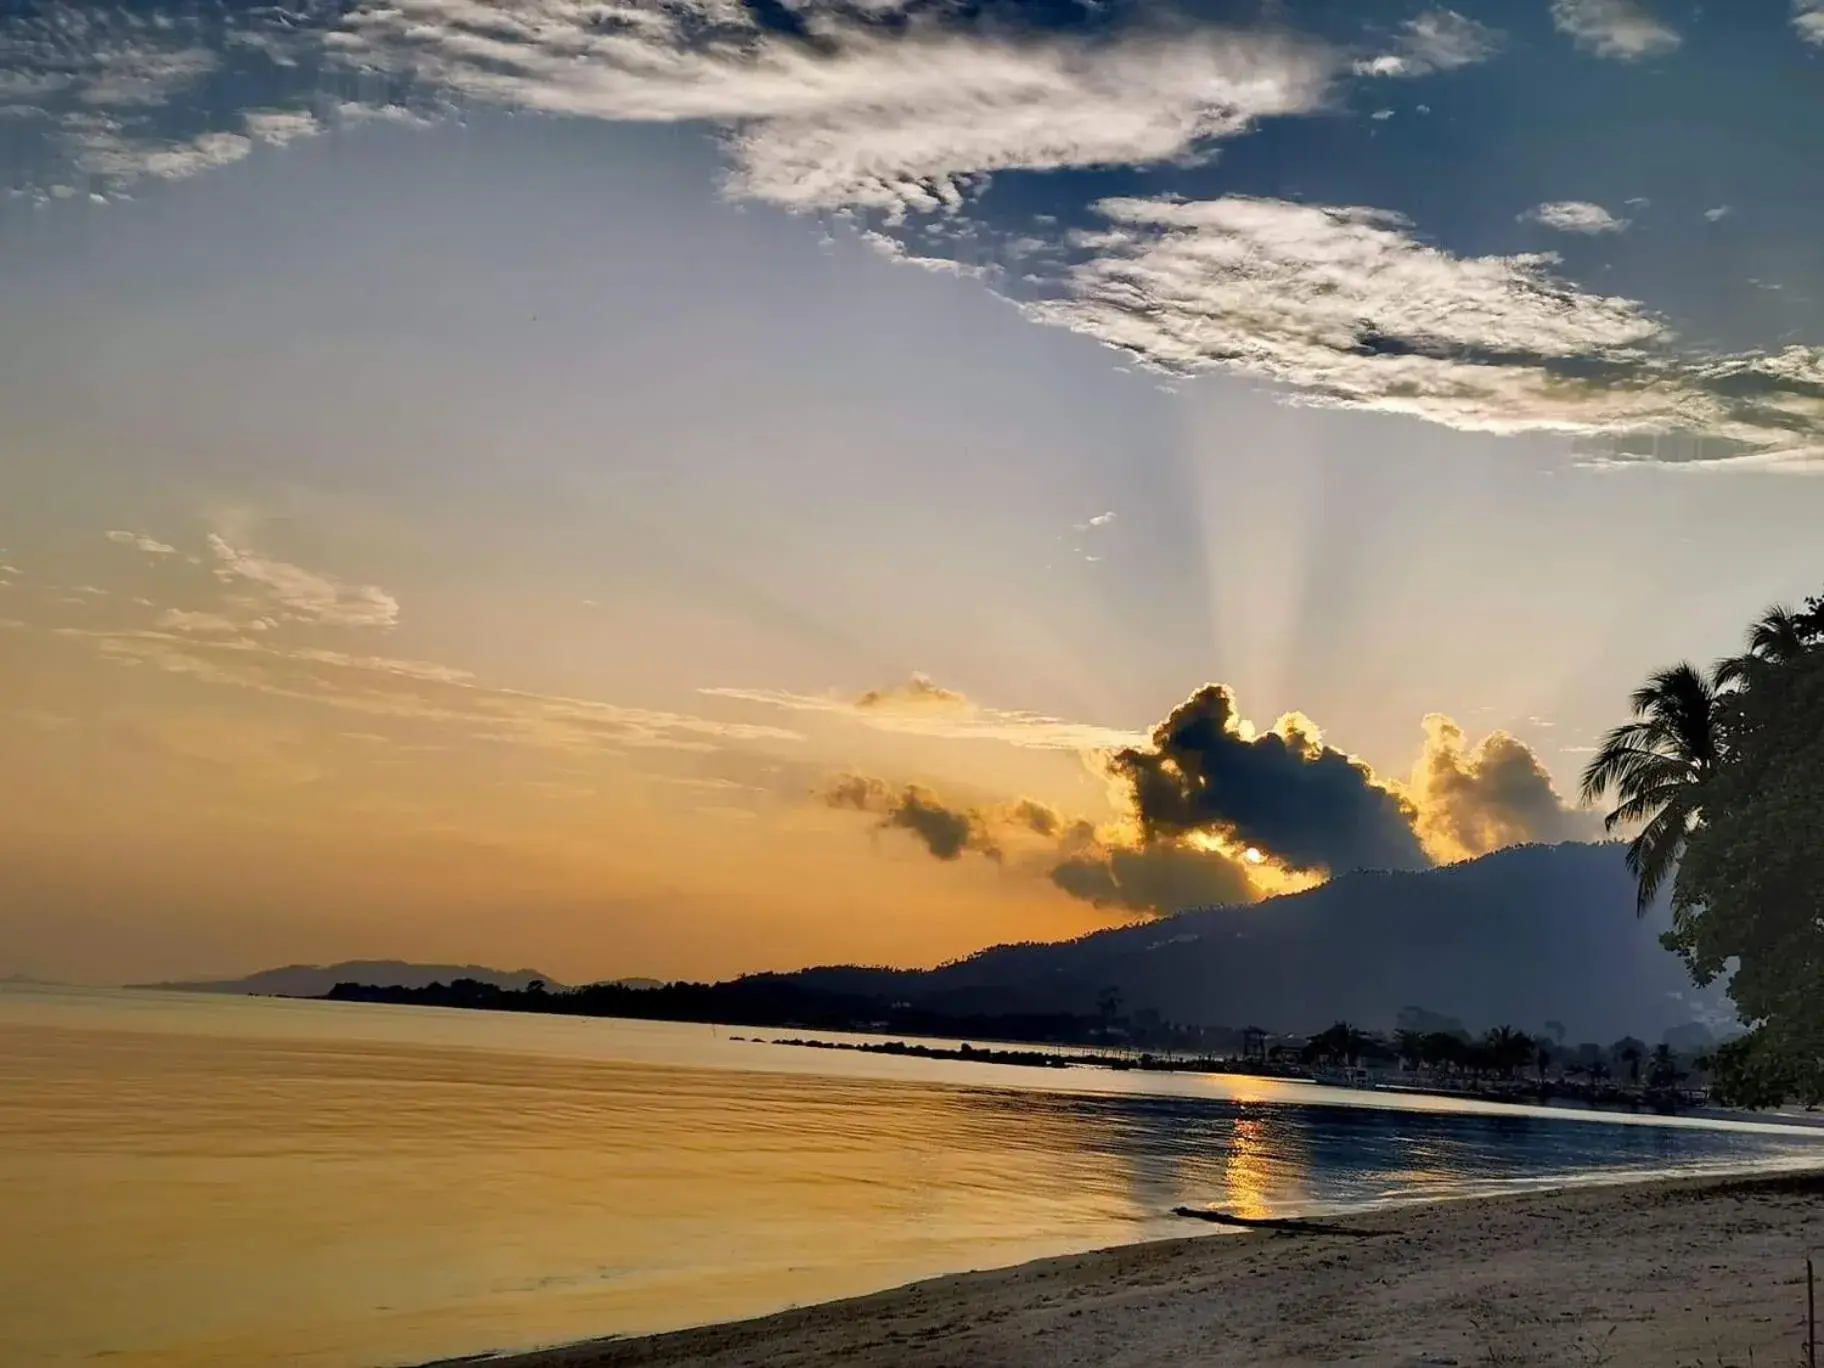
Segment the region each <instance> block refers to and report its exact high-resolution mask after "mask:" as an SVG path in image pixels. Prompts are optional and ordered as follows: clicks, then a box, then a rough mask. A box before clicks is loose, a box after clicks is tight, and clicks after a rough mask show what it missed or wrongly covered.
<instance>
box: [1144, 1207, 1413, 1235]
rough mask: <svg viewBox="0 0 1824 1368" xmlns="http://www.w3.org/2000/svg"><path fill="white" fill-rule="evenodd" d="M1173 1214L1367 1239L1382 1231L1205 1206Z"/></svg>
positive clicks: (1248, 1226) (1253, 1227)
mask: <svg viewBox="0 0 1824 1368" xmlns="http://www.w3.org/2000/svg"><path fill="white" fill-rule="evenodd" d="M1172 1215H1174V1216H1188V1217H1190V1218H1191V1219H1192V1220H1193V1221H1210V1222H1213V1223H1214V1224H1216V1225H1228V1226H1242V1227H1244V1228H1245V1229H1248V1230H1284V1231H1288V1232H1290V1233H1291V1234H1294V1235H1345V1236H1350V1237H1352V1238H1354V1239H1358V1240H1367V1239H1372V1238H1373V1237H1374V1236H1376V1235H1379V1234H1381V1233H1382V1232H1380V1231H1378V1230H1357V1229H1355V1228H1354V1227H1352V1226H1339V1225H1327V1224H1325V1223H1324V1222H1322V1221H1300V1220H1297V1219H1295V1218H1293V1217H1290V1216H1231V1215H1230V1214H1229V1213H1228V1212H1226V1211H1209V1210H1206V1209H1205V1208H1203V1207H1186V1206H1181V1207H1173V1208H1172Z"/></svg>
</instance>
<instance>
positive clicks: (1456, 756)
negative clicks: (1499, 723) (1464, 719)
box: [1404, 713, 1600, 864]
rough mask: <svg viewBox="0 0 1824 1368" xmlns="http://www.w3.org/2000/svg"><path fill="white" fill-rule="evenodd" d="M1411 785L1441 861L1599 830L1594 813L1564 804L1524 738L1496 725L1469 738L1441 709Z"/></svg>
mask: <svg viewBox="0 0 1824 1368" xmlns="http://www.w3.org/2000/svg"><path fill="white" fill-rule="evenodd" d="M1404 792H1405V796H1406V797H1407V799H1408V800H1409V801H1410V802H1411V803H1412V805H1413V807H1414V808H1415V810H1416V814H1417V818H1416V823H1415V826H1416V830H1417V831H1418V833H1419V836H1420V838H1421V839H1422V840H1423V842H1424V844H1425V849H1426V851H1427V853H1429V854H1430V855H1431V857H1432V858H1433V859H1435V860H1437V861H1438V862H1439V863H1441V864H1442V863H1450V862H1453V861H1457V860H1466V859H1472V858H1474V857H1475V856H1478V855H1486V854H1488V853H1489V852H1491V851H1495V850H1501V849H1503V848H1505V847H1507V846H1511V845H1523V844H1527V843H1531V842H1541V843H1547V844H1550V843H1556V842H1559V841H1575V840H1593V839H1595V838H1596V837H1597V836H1598V835H1599V834H1600V823H1599V822H1598V821H1597V819H1596V818H1595V817H1594V815H1592V814H1591V813H1588V812H1584V811H1579V810H1577V809H1575V808H1571V807H1569V806H1567V805H1566V804H1565V802H1564V800H1563V799H1562V798H1561V797H1560V796H1559V794H1558V791H1557V789H1556V788H1555V787H1553V785H1552V776H1551V775H1550V774H1549V773H1547V771H1546V769H1545V766H1544V765H1542V764H1540V763H1539V759H1538V757H1537V756H1536V755H1535V754H1534V753H1533V751H1532V750H1531V749H1530V748H1529V747H1528V746H1527V745H1526V744H1525V743H1524V742H1522V741H1519V740H1517V739H1516V738H1514V737H1512V736H1510V735H1508V734H1507V733H1506V732H1499V731H1497V732H1492V733H1490V734H1489V735H1488V736H1486V737H1484V738H1483V739H1482V740H1481V741H1479V742H1477V743H1476V744H1475V745H1474V746H1470V745H1466V744H1465V737H1464V734H1463V729H1462V728H1461V727H1459V726H1458V725H1457V724H1456V723H1455V722H1454V721H1452V720H1451V719H1450V718H1448V717H1446V716H1444V715H1443V714H1442V713H1432V714H1430V715H1429V716H1427V717H1426V718H1425V748H1424V750H1423V751H1422V752H1421V754H1420V757H1419V761H1418V763H1417V764H1416V765H1415V766H1414V767H1413V773H1412V780H1411V783H1410V784H1409V785H1408V786H1407V787H1406V788H1405V790H1404Z"/></svg>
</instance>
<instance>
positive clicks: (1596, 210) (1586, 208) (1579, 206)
mask: <svg viewBox="0 0 1824 1368" xmlns="http://www.w3.org/2000/svg"><path fill="white" fill-rule="evenodd" d="M1520 217H1521V219H1522V220H1525V221H1527V222H1531V223H1537V224H1539V225H1541V226H1542V227H1546V228H1555V229H1557V230H1558V231H1559V232H1561V233H1584V234H1588V235H1590V236H1594V235H1596V234H1598V233H1620V232H1623V231H1625V230H1626V229H1627V226H1628V220H1627V219H1624V218H1616V217H1615V215H1613V214H1611V213H1610V212H1609V211H1608V210H1607V209H1604V208H1603V207H1602V206H1601V205H1600V204H1591V203H1590V202H1589V201H1588V200H1554V201H1552V202H1551V203H1549V204H1539V205H1535V206H1534V207H1533V208H1531V209H1528V210H1527V211H1526V212H1525V213H1524V214H1522V215H1520Z"/></svg>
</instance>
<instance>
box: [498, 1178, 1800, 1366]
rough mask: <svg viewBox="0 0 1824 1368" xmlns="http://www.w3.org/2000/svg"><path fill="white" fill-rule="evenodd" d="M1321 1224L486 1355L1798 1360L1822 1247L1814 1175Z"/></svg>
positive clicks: (574, 1360) (578, 1358) (571, 1359)
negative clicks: (1813, 1255) (1810, 1261)
mask: <svg viewBox="0 0 1824 1368" xmlns="http://www.w3.org/2000/svg"><path fill="white" fill-rule="evenodd" d="M1190 1224H1191V1223H1189V1222H1187V1226H1188V1225H1190ZM1328 1224H1333V1225H1335V1226H1339V1227H1346V1228H1347V1229H1348V1230H1349V1231H1350V1232H1351V1233H1350V1234H1337V1233H1323V1234H1311V1233H1286V1232H1280V1231H1273V1232H1249V1233H1245V1234H1210V1235H1204V1236H1202V1237H1201V1238H1190V1239H1183V1240H1169V1241H1161V1242H1157V1243H1152V1244H1143V1245H1131V1246H1126V1247H1122V1248H1116V1249H1109V1250H1103V1251H1099V1252H1096V1253H1091V1254H1084V1255H1080V1256H1072V1257H1065V1258H1059V1259H1048V1260H1044V1261H1042V1262H1039V1263H1032V1264H1026V1265H1023V1266H1021V1267H1017V1268H1010V1269H1002V1270H997V1271H991V1272H982V1273H969V1274H963V1275H959V1276H955V1277H947V1278H940V1279H936V1280H933V1281H929V1282H924V1283H918V1284H914V1285H912V1286H909V1287H903V1288H897V1289H894V1290H892V1291H889V1292H882V1293H879V1294H876V1295H873V1296H868V1297H861V1298H856V1299H853V1300H849V1301H843V1302H833V1303H829V1304H826V1305H821V1306H813V1307H806V1308H803V1309H799V1310H793V1311H787V1312H784V1313H782V1314H779V1315H775V1316H769V1317H766V1318H764V1319H760V1320H753V1321H745V1322H740V1323H737V1324H732V1325H719V1326H708V1327H704V1328H701V1329H695V1330H685V1331H681V1332H677V1333H674V1334H666V1335H655V1336H649V1337H645V1338H639V1339H624V1340H606V1341H598V1342H592V1343H586V1344H579V1345H572V1346H569V1347H566V1348H561V1349H555V1350H548V1351H544V1352H540V1353H534V1354H527V1355H519V1356H516V1357H510V1358H505V1359H499V1360H490V1362H491V1363H495V1364H509V1365H512V1368H631V1365H645V1366H648V1368H660V1366H663V1368H671V1366H672V1365H676V1366H677V1368H683V1365H691V1366H692V1368H813V1366H815V1368H822V1365H837V1364H841V1365H853V1366H855V1368H1091V1365H1094V1368H1139V1366H1140V1365H1146V1366H1147V1368H1152V1366H1153V1365H1160V1366H1161V1368H1163V1366H1164V1365H1192V1364H1195V1365H1200V1368H1213V1366H1215V1365H1229V1364H1235V1365H1242V1364H1246V1365H1273V1364H1327V1363H1354V1364H1368V1365H1400V1366H1401V1368H1416V1366H1417V1365H1430V1364H1437V1365H1444V1364H1453V1365H1460V1366H1461V1368H1470V1366H1471V1365H1500V1364H1565V1365H1597V1364H1612V1365H1632V1364H1641V1365H1647V1364H1652V1365H1656V1366H1658V1368H1678V1366H1679V1365H1700V1364H1701V1365H1704V1368H1733V1366H1735V1365H1740V1366H1741V1368H1747V1365H1749V1364H1751V1363H1752V1364H1754V1365H1758V1366H1759V1368H1781V1366H1782V1365H1793V1366H1796V1365H1799V1364H1802V1363H1804V1362H1805V1340H1806V1284H1805V1256H1806V1250H1807V1248H1808V1246H1810V1245H1811V1244H1813V1243H1818V1244H1821V1245H1824V1172H1806V1173H1803V1174H1787V1175H1781V1176H1775V1177H1758V1178H1752V1179H1738V1180H1716V1179H1697V1180H1682V1181H1672V1182H1656V1183H1645V1184H1630V1185H1625V1186H1612V1187H1589V1188H1582V1189H1573V1190H1568V1191H1560V1192H1553V1193H1539V1194H1529V1195H1526V1196H1520V1197H1502V1198H1492V1199H1486V1200H1477V1201H1463V1202H1452V1203H1441V1204H1436V1205H1430V1206H1423V1207H1410V1208H1404V1209H1400V1210H1391V1211H1385V1212H1380V1213H1374V1214H1367V1215H1358V1216H1351V1217H1345V1218H1339V1219H1337V1220H1336V1221H1334V1222H1331V1223H1328ZM1819 1271H1820V1274H1821V1275H1824V1267H1821V1268H1820V1270H1819ZM1819 1310H1820V1315H1824V1307H1820V1309H1819Z"/></svg>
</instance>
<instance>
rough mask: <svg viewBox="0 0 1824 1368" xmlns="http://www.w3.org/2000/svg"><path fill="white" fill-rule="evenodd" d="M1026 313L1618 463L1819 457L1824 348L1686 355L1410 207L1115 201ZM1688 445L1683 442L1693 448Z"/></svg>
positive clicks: (1167, 357) (1181, 364)
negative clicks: (1464, 251) (1559, 439)
mask: <svg viewBox="0 0 1824 1368" xmlns="http://www.w3.org/2000/svg"><path fill="white" fill-rule="evenodd" d="M1096 209H1097V212H1098V213H1099V214H1100V215H1101V216H1102V218H1103V219H1104V220H1105V221H1106V222H1107V223H1108V225H1109V226H1108V227H1106V228H1104V229H1100V230H1086V231H1081V232H1079V233H1077V234H1076V235H1075V237H1074V239H1073V241H1074V244H1075V246H1076V248H1077V250H1078V256H1077V258H1076V259H1075V260H1074V261H1071V262H1069V263H1067V264H1065V265H1064V266H1063V267H1062V268H1061V271H1060V273H1059V274H1058V275H1057V276H1056V277H1055V278H1054V279H1053V280H1051V281H1050V282H1048V284H1049V285H1050V286H1051V287H1052V293H1051V295H1050V297H1047V298H1044V299H1040V300H1037V301H1034V302H1032V303H1029V304H1028V305H1026V311H1027V312H1028V314H1029V315H1030V316H1032V317H1035V318H1037V319H1039V320H1041V321H1043V322H1048V323H1052V324H1055V325H1058V326H1062V327H1067V328H1070V329H1072V330H1073V331H1076V332H1080V333H1084V334H1086V335H1088V336H1091V337H1095V338H1097V339H1098V340H1100V341H1102V342H1104V343H1106V344H1108V345H1109V346H1112V347H1116V348H1118V349H1120V350H1121V351H1123V352H1126V353H1128V354H1129V355H1131V356H1133V357H1135V358H1137V359H1138V360H1140V361H1141V362H1142V363H1144V364H1147V365H1150V366H1152V367H1155V368H1157V369H1159V370H1161V371H1164V372H1167V373H1169V374H1175V375H1188V374H1194V373H1196V372H1198V371H1201V370H1208V369H1227V370H1235V371H1240V372H1242V373H1245V374H1250V375H1254V376H1258V377H1261V378H1265V379H1269V380H1273V381H1276V382H1280V383H1283V384H1286V385H1288V386H1292V387H1294V388H1295V389H1296V390H1297V391H1298V394H1299V396H1300V397H1301V398H1302V399H1303V400H1304V401H1305V402H1314V403H1322V404H1329V405H1334V406H1337V407H1343V408H1358V409H1369V410H1374V411H1379V412H1387V413H1403V414H1410V415H1413V416H1416V417H1421V418H1426V419H1429V420H1430V421H1433V422H1437V423H1442V424H1445V425H1447V426H1450V427H1455V428H1459V429H1465V430H1471V431H1483V432H1493V433H1504V434H1512V433H1522V432H1560V433H1567V434H1571V435H1573V436H1576V437H1579V438H1582V439H1585V440H1586V441H1588V442H1590V443H1591V444H1592V445H1593V446H1594V448H1595V451H1596V452H1597V453H1598V454H1599V455H1602V456H1607V457H1610V458H1612V459H1617V460H1629V459H1636V458H1642V457H1645V456H1648V455H1651V454H1653V453H1654V452H1655V451H1656V450H1657V449H1658V448H1659V445H1660V441H1661V439H1662V438H1674V439H1677V440H1675V441H1674V442H1673V443H1671V444H1670V445H1671V446H1672V447H1673V448H1675V449H1678V450H1682V451H1683V452H1685V453H1687V455H1686V457H1685V458H1686V459H1701V460H1715V459H1720V458H1725V457H1726V458H1732V459H1734V458H1746V457H1752V458H1755V459H1758V460H1761V461H1764V462H1767V463H1770V464H1794V465H1798V464H1804V463H1807V462H1815V461H1819V460H1824V384H1820V383H1819V380H1818V378H1817V377H1818V376H1820V375H1824V348H1803V347H1793V348H1788V349H1787V350H1786V351H1785V352H1783V353H1779V354H1776V355H1765V354H1760V353H1747V354H1743V355H1739V356H1725V357H1707V358H1683V357H1680V356H1678V355H1677V354H1676V353H1674V352H1673V351H1672V350H1671V343H1672V341H1673V340H1674V339H1673V334H1672V332H1671V330H1670V328H1669V327H1668V326H1667V325H1666V324H1665V322H1664V321H1663V320H1661V319H1659V318H1658V317H1656V316H1655V315H1653V314H1651V313H1649V312H1648V311H1647V310H1646V309H1645V308H1644V307H1643V306H1642V305H1640V304H1639V303H1637V302H1636V301H1634V300H1630V299H1623V298H1618V297H1614V296H1605V295H1597V294H1591V293H1588V292H1585V291H1583V290H1580V289H1578V288H1577V287H1576V286H1574V285H1572V284H1570V283H1568V282H1566V281H1564V280H1562V279H1561V278H1559V277H1558V276H1556V275H1555V274H1554V273H1553V267H1554V266H1555V265H1556V263H1557V258H1555V257H1553V256H1551V255H1546V254H1519V255H1512V256H1485V257H1459V256H1455V255H1452V254H1451V253H1449V252H1446V251H1444V250H1442V249H1440V248H1438V247H1434V246H1431V245H1429V244H1427V243H1424V242H1422V241H1420V240H1419V239H1418V238H1417V237H1416V236H1414V234H1413V232H1412V227H1411V225H1410V224H1409V223H1408V222H1407V221H1406V220H1405V219H1404V218H1402V217H1401V216H1400V215H1398V214H1393V213H1389V212H1387V211H1384V210H1379V209H1372V208H1363V207H1359V206H1344V207H1338V206H1323V205H1311V204H1298V203H1293V202H1290V201H1286V200H1275V199H1255V198H1249V197H1244V196H1237V195H1231V196H1225V197H1224V198H1221V199H1216V200H1189V201H1186V200H1175V199H1131V198H1129V199H1106V200H1102V201H1100V202H1099V203H1098V204H1097V205H1096ZM1680 442H1682V447H1680Z"/></svg>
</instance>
